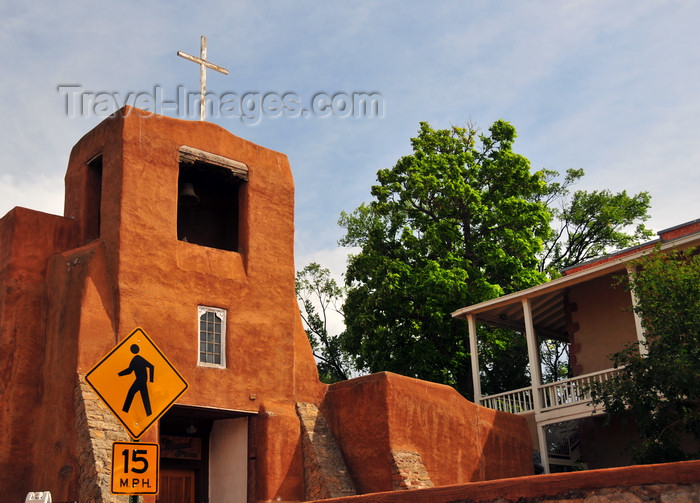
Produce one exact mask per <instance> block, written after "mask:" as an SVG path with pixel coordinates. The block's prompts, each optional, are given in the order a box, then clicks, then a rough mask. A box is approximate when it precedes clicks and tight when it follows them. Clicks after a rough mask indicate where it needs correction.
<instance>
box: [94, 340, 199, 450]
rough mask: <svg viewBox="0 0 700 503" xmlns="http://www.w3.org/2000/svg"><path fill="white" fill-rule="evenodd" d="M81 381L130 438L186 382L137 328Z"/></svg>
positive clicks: (140, 432) (167, 404)
mask: <svg viewBox="0 0 700 503" xmlns="http://www.w3.org/2000/svg"><path fill="white" fill-rule="evenodd" d="M85 379H86V380H87V382H88V383H89V384H90V386H92V387H93V389H94V390H95V392H96V393H97V394H98V395H99V396H100V398H102V400H103V401H104V402H105V404H107V407H109V408H110V410H111V411H112V412H113V413H114V415H115V416H116V417H117V419H119V421H120V422H121V423H122V424H123V425H124V427H125V428H126V429H127V431H128V432H129V434H130V435H131V437H132V438H134V439H138V438H140V437H141V435H143V434H144V433H145V432H146V430H148V428H150V427H151V426H152V425H153V424H154V423H155V422H156V421H157V420H158V419H159V418H160V417H161V416H162V415H163V414H165V412H166V411H167V410H168V409H169V408H170V406H171V405H173V404H174V403H175V401H176V400H177V399H178V398H179V397H180V395H182V394H183V393H184V392H185V390H186V389H187V382H186V381H185V380H184V379H183V377H182V376H181V375H180V373H179V372H178V371H177V370H175V367H173V365H172V364H171V363H170V362H169V361H168V359H167V358H166V357H165V355H164V354H163V353H162V352H161V351H160V349H158V347H157V346H156V345H155V343H154V342H153V341H152V340H151V339H150V337H148V335H147V334H146V332H144V331H143V330H142V329H141V328H137V329H135V330H134V331H133V332H132V333H131V334H130V335H129V336H128V337H127V338H126V339H124V340H123V341H122V342H120V343H119V344H118V345H117V347H115V348H114V349H113V350H112V351H110V352H109V353H108V354H107V355H106V356H105V357H104V358H102V360H100V362H99V363H98V364H97V365H95V367H94V368H93V369H92V370H91V371H90V372H88V373H87V374H86V376H85Z"/></svg>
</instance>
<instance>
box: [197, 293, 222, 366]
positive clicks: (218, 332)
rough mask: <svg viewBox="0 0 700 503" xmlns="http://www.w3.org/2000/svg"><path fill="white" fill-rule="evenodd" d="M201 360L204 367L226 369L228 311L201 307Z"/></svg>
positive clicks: (199, 361) (200, 362) (199, 309)
mask: <svg viewBox="0 0 700 503" xmlns="http://www.w3.org/2000/svg"><path fill="white" fill-rule="evenodd" d="M198 313H199V359H198V364H199V365H200V366H203V367H217V368H225V367H226V310H225V309H219V308H217V307H206V306H199V308H198Z"/></svg>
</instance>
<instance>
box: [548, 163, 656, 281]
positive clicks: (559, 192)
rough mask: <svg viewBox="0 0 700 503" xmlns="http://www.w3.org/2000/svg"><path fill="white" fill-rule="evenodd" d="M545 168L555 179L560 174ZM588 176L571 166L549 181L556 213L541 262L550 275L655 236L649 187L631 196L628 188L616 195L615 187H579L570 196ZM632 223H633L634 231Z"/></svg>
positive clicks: (551, 199) (551, 202) (550, 176)
mask: <svg viewBox="0 0 700 503" xmlns="http://www.w3.org/2000/svg"><path fill="white" fill-rule="evenodd" d="M545 173H546V175H547V177H548V180H550V181H551V180H553V179H555V178H556V177H557V176H558V175H559V174H558V173H557V172H556V171H550V170H547V171H545ZM583 175H584V172H583V170H582V169H577V170H573V169H572V170H568V171H567V173H566V175H565V177H564V181H563V182H561V183H560V182H553V181H552V182H551V183H550V184H549V190H548V192H547V194H546V198H545V200H546V202H547V205H548V206H549V207H550V209H551V211H552V215H553V217H554V218H553V220H552V232H551V234H550V236H549V239H547V242H546V243H545V249H544V251H543V252H542V253H541V254H540V266H539V268H540V271H546V272H547V274H548V276H549V277H557V276H559V275H560V272H559V271H561V270H562V269H565V268H566V267H570V266H572V265H574V264H579V263H581V262H584V261H586V260H589V259H592V258H595V257H599V256H601V255H604V254H605V253H608V252H610V251H613V250H620V249H623V248H626V247H628V246H631V245H633V244H636V243H639V242H640V241H641V240H643V239H648V238H649V237H651V236H652V235H653V233H652V231H651V230H649V229H648V228H646V227H645V226H644V224H643V222H644V221H645V220H647V219H648V218H649V215H648V211H649V206H650V204H651V196H650V195H649V193H648V192H640V193H639V194H636V195H634V196H628V195H627V192H626V191H624V190H623V191H622V192H618V193H616V194H614V193H612V192H610V191H609V190H594V191H592V192H586V191H583V190H577V191H576V192H574V194H573V195H572V196H570V195H569V190H568V187H569V186H570V185H572V184H573V183H575V182H576V181H578V180H579V179H580V178H581V177H582V176H583ZM630 228H633V231H632V233H631V234H630V233H629V231H628V229H630Z"/></svg>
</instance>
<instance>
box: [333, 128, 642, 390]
mask: <svg viewBox="0 0 700 503" xmlns="http://www.w3.org/2000/svg"><path fill="white" fill-rule="evenodd" d="M515 137H516V132H515V129H514V128H513V126H511V125H510V124H509V123H507V122H505V121H497V122H495V123H494V124H493V125H492V126H491V128H489V131H488V134H479V132H478V131H477V129H476V128H474V127H473V126H471V125H469V126H467V127H452V128H450V129H443V130H434V129H432V128H431V127H430V126H429V125H428V124H427V123H421V125H420V129H419V131H418V136H417V137H416V138H413V139H412V140H411V143H412V146H413V153H412V154H411V155H407V156H404V157H402V158H401V159H399V160H398V162H397V163H396V165H395V166H394V167H393V168H391V169H382V170H379V172H378V173H377V179H378V184H377V185H374V186H373V187H372V195H373V196H374V200H372V201H371V202H369V203H366V204H365V203H363V204H362V205H360V206H359V207H358V208H357V209H356V210H355V211H353V212H352V213H345V212H343V213H342V214H341V217H340V221H339V223H340V225H341V226H342V227H344V228H345V231H346V234H345V236H344V237H343V239H341V240H340V244H341V245H344V246H352V247H359V249H360V251H359V253H357V254H355V255H353V256H351V257H350V258H349V261H348V269H347V274H346V285H347V287H348V294H347V298H346V301H345V304H344V310H345V313H346V320H345V321H346V327H347V328H346V331H345V333H344V334H343V335H342V349H343V351H345V352H346V353H347V354H348V355H350V356H351V357H352V359H353V364H354V365H355V366H356V368H358V369H362V370H363V371H371V372H376V371H382V370H388V371H394V372H397V373H401V374H404V375H409V376H414V377H419V378H423V379H427V380H431V381H436V382H442V383H445V384H450V385H452V386H455V387H456V388H457V389H458V390H459V391H460V392H461V393H463V394H465V395H466V396H471V394H472V390H471V362H470V358H469V352H470V348H469V344H468V340H467V339H468V338H467V327H466V324H465V323H464V322H462V321H455V320H453V319H452V318H451V316H450V313H451V312H452V311H454V310H456V309H458V308H460V307H463V306H465V305H469V304H474V303H477V302H482V301H485V300H488V299H491V298H494V297H497V296H500V295H503V294H506V293H510V292H513V291H517V290H520V289H523V288H527V287H530V286H533V285H536V284H539V283H541V282H543V281H546V280H547V279H548V278H552V277H556V276H557V275H558V274H559V273H558V269H559V268H561V267H566V266H568V265H572V264H574V263H577V262H579V261H581V260H586V259H589V258H592V257H593V256H596V255H597V254H600V253H604V252H607V251H610V250H612V249H615V248H621V247H625V246H629V245H631V244H633V243H635V242H637V241H638V240H639V239H640V238H642V237H645V236H647V235H648V234H649V231H648V230H647V229H645V228H644V227H643V226H641V225H639V222H640V221H643V220H644V219H646V218H647V210H648V207H649V196H648V194H646V193H640V194H638V195H636V196H633V197H630V196H628V195H627V194H626V193H625V192H621V193H619V194H613V193H611V192H609V191H596V192H590V193H589V192H584V191H577V192H575V193H574V194H573V196H571V195H570V192H569V188H570V186H571V185H573V184H574V183H575V182H577V181H578V180H579V179H580V178H581V177H582V176H583V170H569V171H567V173H566V174H565V176H564V179H563V180H561V181H557V178H558V176H559V174H558V173H557V172H555V171H551V170H541V171H537V172H532V170H531V168H530V163H529V161H528V160H527V159H526V158H525V157H523V156H522V155H519V154H517V153H515V152H514V151H513V148H512V147H513V142H514V140H515ZM631 225H637V228H636V229H635V231H634V233H633V234H628V233H627V232H626V229H627V228H628V227H629V226H631ZM523 339H524V338H523V337H522V335H521V334H510V335H507V334H505V333H504V332H503V331H500V332H493V333H483V334H480V340H482V341H483V347H480V348H479V350H480V352H481V355H482V358H481V361H482V362H483V364H484V367H483V368H482V369H481V371H482V374H483V386H482V388H483V391H484V392H485V393H495V392H499V391H505V390H507V389H516V388H519V387H521V386H523V385H527V384H528V383H529V373H528V369H527V355H526V352H525V351H523V350H522V348H523V347H524V340H523ZM555 346H556V347H555ZM565 346H566V345H565V344H559V343H554V342H548V341H543V342H542V347H543V349H545V353H546V354H545V355H544V356H545V358H546V357H547V354H550V355H551V357H552V358H553V362H552V369H551V372H550V373H551V374H552V376H553V377H554V376H557V375H564V374H566V373H567V372H568V365H567V362H566V361H565V360H566V347H565ZM549 350H551V351H549ZM547 351H549V352H547Z"/></svg>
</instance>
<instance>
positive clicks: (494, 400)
mask: <svg viewBox="0 0 700 503" xmlns="http://www.w3.org/2000/svg"><path fill="white" fill-rule="evenodd" d="M620 370H621V369H607V370H601V371H599V372H593V373H591V374H586V375H582V376H577V377H574V378H572V379H566V380H563V381H557V382H553V383H549V384H545V385H543V386H538V391H539V392H540V393H541V397H542V410H551V409H556V408H559V407H566V406H568V405H574V404H584V403H587V402H590V401H591V394H590V387H591V385H592V384H593V383H594V382H605V381H607V380H608V379H610V378H611V377H612V376H613V375H615V374H616V373H618V372H619V371H620ZM480 403H481V405H483V406H484V407H488V408H489V409H495V410H500V411H502V412H511V413H513V414H522V413H524V412H531V411H534V410H535V401H534V399H533V395H532V388H531V387H527V388H520V389H516V390H513V391H506V392H505V393H498V394H495V395H489V396H484V397H482V398H481V402H480Z"/></svg>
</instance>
